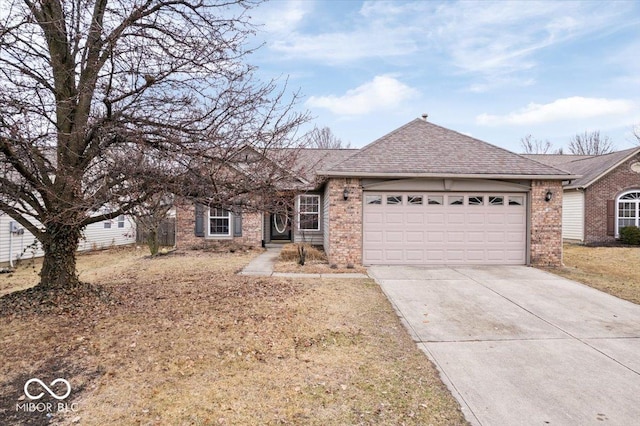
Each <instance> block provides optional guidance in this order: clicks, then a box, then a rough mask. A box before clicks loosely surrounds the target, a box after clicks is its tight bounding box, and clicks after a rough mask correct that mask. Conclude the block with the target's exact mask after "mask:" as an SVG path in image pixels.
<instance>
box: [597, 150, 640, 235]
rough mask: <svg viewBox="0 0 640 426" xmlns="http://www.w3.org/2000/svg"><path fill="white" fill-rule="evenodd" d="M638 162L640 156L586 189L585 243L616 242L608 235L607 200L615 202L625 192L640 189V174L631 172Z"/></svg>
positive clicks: (634, 157)
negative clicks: (634, 164) (633, 165)
mask: <svg viewBox="0 0 640 426" xmlns="http://www.w3.org/2000/svg"><path fill="white" fill-rule="evenodd" d="M637 161H640V154H638V155H635V156H633V157H631V158H630V159H629V160H627V161H625V162H624V163H622V164H621V165H619V166H618V167H616V168H615V169H614V170H612V171H611V172H609V173H607V175H606V176H604V177H603V178H602V179H600V180H598V181H597V182H595V183H594V184H593V185H591V186H589V187H588V188H587V189H585V193H584V196H585V200H584V202H585V204H584V206H585V228H584V239H585V243H587V244H607V243H612V242H614V241H615V237H614V236H611V235H607V200H615V199H616V198H617V197H618V196H619V195H620V194H621V193H623V192H625V191H628V190H632V189H640V174H638V173H635V172H634V171H633V170H631V164H632V163H635V162H637Z"/></svg>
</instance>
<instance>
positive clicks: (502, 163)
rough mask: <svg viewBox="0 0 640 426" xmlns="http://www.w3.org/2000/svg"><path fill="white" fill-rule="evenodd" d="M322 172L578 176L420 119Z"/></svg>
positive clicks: (515, 176) (366, 174)
mask: <svg viewBox="0 0 640 426" xmlns="http://www.w3.org/2000/svg"><path fill="white" fill-rule="evenodd" d="M318 174H319V175H325V176H363V177H365V176H366V177H468V178H487V179H491V178H493V179H500V178H503V179H504V178H510V179H531V178H537V179H541V178H542V179H553V180H556V179H562V180H565V179H574V178H575V177H576V176H573V175H571V174H570V173H568V172H565V171H563V170H560V169H558V168H555V167H552V166H549V165H546V164H542V163H540V162H537V161H534V160H530V159H528V158H525V157H523V156H521V155H518V154H515V153H513V152H511V151H507V150H506V149H502V148H499V147H496V146H494V145H491V144H489V143H486V142H483V141H481V140H478V139H475V138H472V137H469V136H466V135H463V134H461V133H458V132H455V131H453V130H449V129H446V128H444V127H441V126H437V125H435V124H432V123H429V122H427V121H425V120H421V119H415V120H413V121H411V122H409V123H407V124H405V125H404V126H402V127H400V128H398V129H396V130H394V131H393V132H391V133H389V134H387V135H385V136H383V137H381V138H380V139H378V140H376V141H374V142H372V143H371V144H369V145H367V146H366V147H364V148H362V149H361V150H360V151H359V152H357V153H355V154H353V155H352V156H350V157H349V158H347V159H346V160H344V161H342V162H340V163H339V164H337V165H335V166H333V167H330V168H327V169H325V170H323V171H320V172H319V173H318Z"/></svg>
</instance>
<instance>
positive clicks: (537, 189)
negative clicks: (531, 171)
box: [530, 181, 562, 266]
mask: <svg viewBox="0 0 640 426" xmlns="http://www.w3.org/2000/svg"><path fill="white" fill-rule="evenodd" d="M547 191H551V192H552V193H553V197H552V198H551V201H548V202H547V201H545V195H546V193H547ZM530 253H531V264H532V265H535V266H562V182H560V181H532V183H531V251H530Z"/></svg>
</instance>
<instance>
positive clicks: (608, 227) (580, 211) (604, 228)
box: [526, 147, 640, 244]
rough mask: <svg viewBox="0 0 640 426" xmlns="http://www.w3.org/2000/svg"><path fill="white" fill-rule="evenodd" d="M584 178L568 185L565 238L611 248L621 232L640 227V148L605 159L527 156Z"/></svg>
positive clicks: (565, 186) (574, 156)
mask: <svg viewBox="0 0 640 426" xmlns="http://www.w3.org/2000/svg"><path fill="white" fill-rule="evenodd" d="M526 157H528V158H530V159H534V160H537V161H539V162H541V163H545V164H549V165H552V166H554V167H557V168H559V169H563V170H566V171H568V172H570V173H573V174H576V175H581V177H580V178H578V179H575V180H572V181H569V182H565V185H564V197H563V200H564V201H563V207H562V215H563V216H562V236H563V238H564V239H566V240H570V241H578V242H583V243H586V244H607V243H611V242H614V241H615V240H616V238H618V237H619V236H620V228H622V227H625V226H640V147H636V148H631V149H626V150H624V151H617V152H612V153H610V154H605V155H591V156H589V155H586V156H585V155H583V156H579V155H558V154H555V155H550V154H538V155H526Z"/></svg>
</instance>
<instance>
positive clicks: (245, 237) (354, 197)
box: [177, 119, 576, 266]
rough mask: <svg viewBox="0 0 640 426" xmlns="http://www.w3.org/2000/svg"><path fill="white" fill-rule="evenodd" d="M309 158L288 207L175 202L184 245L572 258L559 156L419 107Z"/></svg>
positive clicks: (377, 258) (566, 176)
mask: <svg viewBox="0 0 640 426" xmlns="http://www.w3.org/2000/svg"><path fill="white" fill-rule="evenodd" d="M300 157H301V158H299V159H298V164H303V163H305V162H306V163H307V165H310V166H308V167H306V168H305V169H304V172H303V173H301V174H300V176H299V182H298V184H296V185H292V191H294V192H293V193H292V195H291V196H292V197H293V198H294V203H292V204H293V205H294V206H295V207H294V209H293V212H291V213H290V215H289V219H288V220H287V219H286V216H285V217H283V214H282V212H276V211H264V212H242V211H236V212H232V211H228V210H225V209H223V208H220V207H218V206H208V207H207V206H193V205H189V204H186V203H183V204H181V205H179V206H178V208H177V245H178V246H183V247H188V246H192V245H194V244H196V245H199V244H203V243H207V242H210V241H218V240H225V239H226V240H237V241H240V242H242V243H246V244H253V245H259V244H262V243H265V242H269V241H274V240H284V241H293V242H300V241H310V242H312V243H314V244H318V245H322V246H323V247H324V249H325V252H326V253H327V257H328V260H329V263H330V264H332V265H337V266H350V265H358V264H364V265H373V264H516V265H525V264H536V265H560V264H561V263H562V236H561V232H562V231H561V227H562V224H561V221H562V219H561V217H562V181H564V180H571V179H575V178H576V176H575V175H572V174H571V173H569V172H566V171H563V170H560V169H558V168H555V167H553V166H549V165H546V164H542V163H540V162H537V161H533V160H530V159H527V158H525V157H523V156H520V155H517V154H514V153H512V152H510V151H507V150H504V149H502V148H498V147H496V146H493V145H490V144H488V143H486V142H483V141H480V140H478V139H474V138H471V137H469V136H465V135H463V134H461V133H458V132H455V131H453V130H449V129H446V128H443V127H440V126H437V125H435V124H432V123H429V122H427V121H426V120H422V119H416V120H413V121H411V122H409V123H407V124H406V125H404V126H402V127H400V128H399V129H397V130H395V131H393V132H391V133H389V134H387V135H386V136H383V137H382V138H380V139H378V140H376V141H374V142H373V143H371V144H369V145H367V146H365V147H364V148H362V149H360V150H311V149H310V150H302V152H301V155H300Z"/></svg>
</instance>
